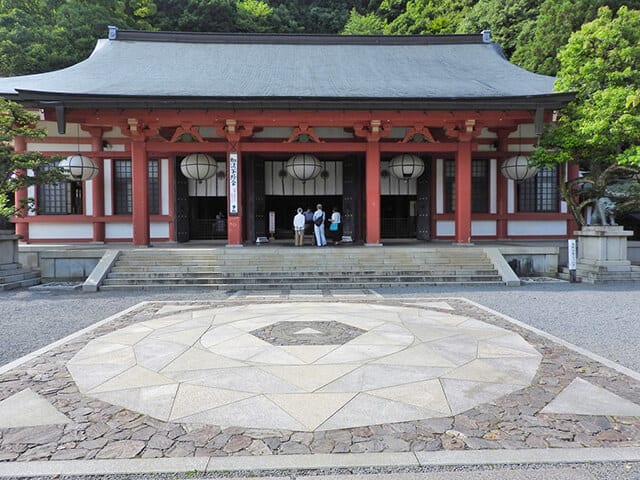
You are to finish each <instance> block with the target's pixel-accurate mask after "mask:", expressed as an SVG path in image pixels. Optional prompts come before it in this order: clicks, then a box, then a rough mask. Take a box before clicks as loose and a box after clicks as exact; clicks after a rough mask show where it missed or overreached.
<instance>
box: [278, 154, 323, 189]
mask: <svg viewBox="0 0 640 480" xmlns="http://www.w3.org/2000/svg"><path fill="white" fill-rule="evenodd" d="M286 169H287V173H288V174H289V175H291V176H292V177H293V178H296V179H298V180H300V181H302V182H306V181H307V180H312V179H314V178H316V177H317V176H318V175H319V174H320V172H321V171H322V163H320V160H318V157H316V156H315V155H311V154H310V153H298V154H296V155H294V156H293V157H291V158H290V159H289V160H287V165H286Z"/></svg>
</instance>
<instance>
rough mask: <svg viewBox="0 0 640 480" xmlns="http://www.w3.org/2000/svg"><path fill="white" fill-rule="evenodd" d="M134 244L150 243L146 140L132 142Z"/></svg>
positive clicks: (146, 244)
mask: <svg viewBox="0 0 640 480" xmlns="http://www.w3.org/2000/svg"><path fill="white" fill-rule="evenodd" d="M131 175H132V185H131V188H132V191H133V211H132V223H133V244H134V245H140V246H148V245H149V191H148V188H149V167H148V160H147V146H146V144H145V142H144V141H140V140H134V141H132V142H131Z"/></svg>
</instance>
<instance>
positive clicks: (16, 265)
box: [0, 263, 22, 273]
mask: <svg viewBox="0 0 640 480" xmlns="http://www.w3.org/2000/svg"><path fill="white" fill-rule="evenodd" d="M21 268H22V265H20V264H19V263H3V264H2V265H0V273H3V272H4V271H5V270H20V269H21Z"/></svg>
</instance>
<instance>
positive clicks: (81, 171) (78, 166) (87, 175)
mask: <svg viewBox="0 0 640 480" xmlns="http://www.w3.org/2000/svg"><path fill="white" fill-rule="evenodd" d="M58 167H60V168H61V169H62V173H63V174H64V175H65V176H66V177H67V178H68V179H69V180H72V181H74V182H85V181H87V180H91V179H93V178H95V177H96V176H97V175H98V166H97V165H96V164H95V162H94V161H93V160H92V159H90V158H89V157H85V156H84V155H80V154H77V155H69V156H68V157H67V158H65V159H64V160H60V163H58Z"/></svg>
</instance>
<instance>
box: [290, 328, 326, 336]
mask: <svg viewBox="0 0 640 480" xmlns="http://www.w3.org/2000/svg"><path fill="white" fill-rule="evenodd" d="M293 334H294V335H323V333H322V332H320V331H318V330H316V329H315V328H303V329H302V330H298V331H297V332H293Z"/></svg>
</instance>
